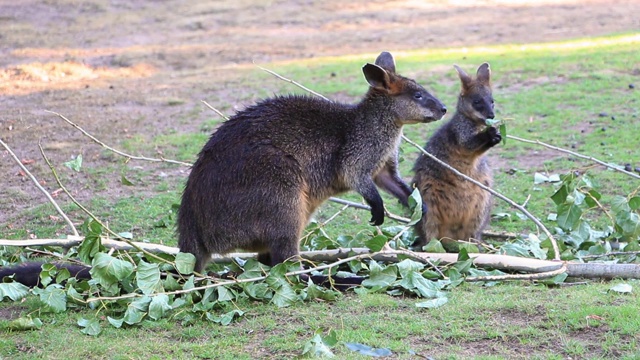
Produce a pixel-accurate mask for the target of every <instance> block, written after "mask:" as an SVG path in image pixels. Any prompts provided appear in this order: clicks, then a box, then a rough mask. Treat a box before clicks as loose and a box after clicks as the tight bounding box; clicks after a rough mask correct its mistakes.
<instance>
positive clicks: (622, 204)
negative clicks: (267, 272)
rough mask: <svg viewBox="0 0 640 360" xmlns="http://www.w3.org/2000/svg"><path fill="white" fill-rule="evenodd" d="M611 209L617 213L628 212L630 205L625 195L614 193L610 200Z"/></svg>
mask: <svg viewBox="0 0 640 360" xmlns="http://www.w3.org/2000/svg"><path fill="white" fill-rule="evenodd" d="M611 210H613V212H614V213H616V214H617V213H619V212H629V211H631V207H630V206H629V202H628V201H627V198H626V197H624V196H619V195H616V196H614V197H613V200H611Z"/></svg>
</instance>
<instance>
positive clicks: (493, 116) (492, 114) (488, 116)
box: [487, 111, 496, 119]
mask: <svg viewBox="0 0 640 360" xmlns="http://www.w3.org/2000/svg"><path fill="white" fill-rule="evenodd" d="M495 117H496V114H494V113H493V111H492V112H490V113H489V114H488V115H487V119H493V118H495Z"/></svg>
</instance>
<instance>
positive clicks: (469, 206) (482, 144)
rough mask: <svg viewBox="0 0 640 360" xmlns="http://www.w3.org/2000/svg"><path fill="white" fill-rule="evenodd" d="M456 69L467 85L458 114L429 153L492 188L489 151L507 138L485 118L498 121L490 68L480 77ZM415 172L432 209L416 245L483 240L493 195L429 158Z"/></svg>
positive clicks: (429, 146)
mask: <svg viewBox="0 0 640 360" xmlns="http://www.w3.org/2000/svg"><path fill="white" fill-rule="evenodd" d="M456 70H457V71H458V75H459V77H460V81H461V83H462V90H461V92H460V96H459V98H458V104H457V108H456V113H455V114H454V115H453V117H452V118H451V120H449V121H448V122H447V123H445V124H444V125H443V126H442V127H441V128H439V129H438V130H437V131H436V132H435V134H434V135H433V136H432V137H431V138H430V139H429V141H428V142H427V145H426V146H425V150H426V151H427V152H429V153H431V154H432V155H435V156H436V157H437V158H438V159H440V160H442V161H444V162H446V163H447V164H449V165H451V166H452V167H454V168H455V169H457V170H458V171H460V172H462V173H463V174H465V175H467V176H469V177H471V178H473V179H475V180H477V181H479V182H481V183H482V184H484V185H486V186H489V187H490V186H492V184H493V175H492V172H491V168H490V167H489V164H488V162H487V159H486V157H485V153H486V151H487V150H489V149H490V148H491V147H492V146H494V145H496V144H498V143H499V142H500V141H501V136H500V133H499V132H498V131H497V130H496V129H495V128H494V127H490V128H488V129H487V125H486V124H485V119H487V118H491V119H492V118H493V117H494V112H493V97H492V91H491V82H490V75H491V71H490V69H489V64H487V63H484V64H482V65H481V66H480V67H479V68H478V72H477V76H476V78H475V79H474V78H472V77H470V76H469V75H467V74H466V73H465V72H464V71H463V70H462V69H460V68H459V67H457V66H456ZM414 172H415V177H414V179H413V183H414V184H415V186H416V187H417V188H418V189H419V190H420V193H421V194H422V199H423V202H424V203H425V204H426V205H427V208H428V209H429V212H428V213H427V216H426V218H425V217H424V215H423V218H422V219H421V221H420V222H418V224H416V226H415V231H416V234H417V235H418V239H417V240H416V242H415V243H414V246H416V247H420V248H421V247H422V246H424V245H426V244H427V243H428V242H429V241H430V240H431V239H434V238H435V239H448V240H465V241H466V240H470V239H471V240H477V241H481V240H482V230H483V229H484V228H485V227H486V226H487V224H488V223H489V219H490V215H491V207H492V196H491V194H490V193H488V192H486V191H484V190H483V189H481V188H479V187H478V186H476V185H475V184H473V183H471V182H469V181H466V180H464V179H462V178H460V177H459V176H457V175H456V174H454V173H453V172H451V171H450V170H447V169H446V168H444V167H443V166H442V165H440V164H438V163H436V162H435V161H434V160H432V159H431V158H429V157H427V156H425V155H421V156H420V157H419V158H418V160H417V161H416V164H415V166H414Z"/></svg>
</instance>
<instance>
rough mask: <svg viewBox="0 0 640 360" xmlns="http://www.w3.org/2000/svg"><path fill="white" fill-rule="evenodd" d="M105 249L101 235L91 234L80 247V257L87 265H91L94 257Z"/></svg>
mask: <svg viewBox="0 0 640 360" xmlns="http://www.w3.org/2000/svg"><path fill="white" fill-rule="evenodd" d="M102 249H103V247H102V241H101V240H100V234H95V233H91V234H88V235H86V236H85V238H84V240H82V243H80V246H78V257H79V258H80V260H82V262H84V263H85V264H90V263H91V261H92V260H93V257H94V256H96V254H97V253H99V252H100V251H101V250H102Z"/></svg>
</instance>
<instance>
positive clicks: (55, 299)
mask: <svg viewBox="0 0 640 360" xmlns="http://www.w3.org/2000/svg"><path fill="white" fill-rule="evenodd" d="M33 293H34V294H36V295H38V296H39V297H40V301H42V302H43V303H44V304H46V305H47V306H48V307H49V308H50V309H51V311H53V312H54V313H61V312H63V311H65V310H67V294H66V293H65V291H64V288H62V286H60V285H58V284H52V285H49V286H47V287H46V288H44V289H33Z"/></svg>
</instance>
